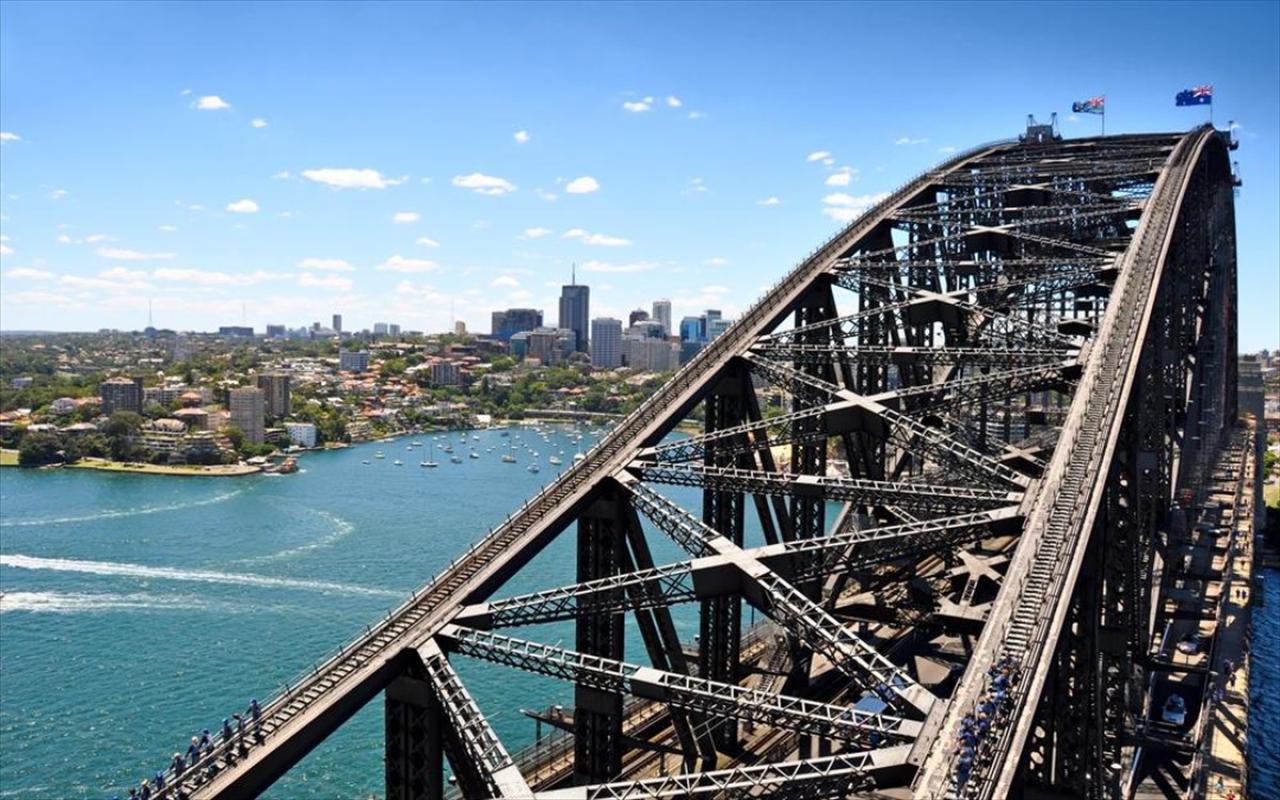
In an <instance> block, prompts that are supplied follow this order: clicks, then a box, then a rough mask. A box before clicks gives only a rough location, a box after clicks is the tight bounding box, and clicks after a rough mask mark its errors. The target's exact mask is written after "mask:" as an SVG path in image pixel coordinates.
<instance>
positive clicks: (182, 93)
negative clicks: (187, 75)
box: [178, 89, 191, 97]
mask: <svg viewBox="0 0 1280 800" xmlns="http://www.w3.org/2000/svg"><path fill="white" fill-rule="evenodd" d="M189 94H191V90H190V89H183V90H182V91H180V92H178V97H186V96H187V95H189Z"/></svg>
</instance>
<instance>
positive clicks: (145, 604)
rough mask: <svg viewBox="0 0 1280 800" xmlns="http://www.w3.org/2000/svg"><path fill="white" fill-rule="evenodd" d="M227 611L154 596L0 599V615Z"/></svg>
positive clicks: (8, 595)
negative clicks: (167, 610)
mask: <svg viewBox="0 0 1280 800" xmlns="http://www.w3.org/2000/svg"><path fill="white" fill-rule="evenodd" d="M212 607H217V608H218V609H219V610H224V611H225V610H229V609H230V607H229V606H227V605H226V604H225V603H216V604H215V603H210V602H208V601H207V600H203V599H201V598H199V597H191V596H184V595H158V594H144V593H135V594H82V593H77V592H5V593H4V594H3V595H0V614H6V613H9V612H11V611H33V612H36V613H47V614H74V613H77V612H81V611H138V610H164V609H170V610H176V611H188V610H192V609H201V610H204V609H209V608H212Z"/></svg>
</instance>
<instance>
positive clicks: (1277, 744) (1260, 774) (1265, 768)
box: [1249, 569, 1280, 797]
mask: <svg viewBox="0 0 1280 800" xmlns="http://www.w3.org/2000/svg"><path fill="white" fill-rule="evenodd" d="M1258 580H1261V581H1262V582H1263V583H1264V584H1265V586H1266V588H1265V590H1264V597H1265V601H1264V602H1265V605H1263V606H1262V607H1261V608H1255V609H1254V610H1253V656H1252V658H1251V660H1250V661H1249V790H1250V791H1251V792H1252V796H1253V797H1280V696H1278V695H1277V693H1276V687H1277V686H1280V570H1275V569H1262V570H1258ZM1255 596H1256V595H1255Z"/></svg>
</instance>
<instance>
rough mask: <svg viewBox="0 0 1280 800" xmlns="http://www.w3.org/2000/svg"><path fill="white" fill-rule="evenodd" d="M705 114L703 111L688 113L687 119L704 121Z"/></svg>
mask: <svg viewBox="0 0 1280 800" xmlns="http://www.w3.org/2000/svg"><path fill="white" fill-rule="evenodd" d="M706 117H707V114H706V112H704V111H690V112H689V119H706Z"/></svg>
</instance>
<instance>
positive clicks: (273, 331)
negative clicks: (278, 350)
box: [267, 325, 286, 339]
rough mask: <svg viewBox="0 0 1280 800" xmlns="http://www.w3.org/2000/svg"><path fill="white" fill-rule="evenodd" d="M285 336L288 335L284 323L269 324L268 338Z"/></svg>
mask: <svg viewBox="0 0 1280 800" xmlns="http://www.w3.org/2000/svg"><path fill="white" fill-rule="evenodd" d="M285 336H286V329H285V327H284V326H283V325H268V326H267V338H268V339H283V338H284V337H285Z"/></svg>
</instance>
